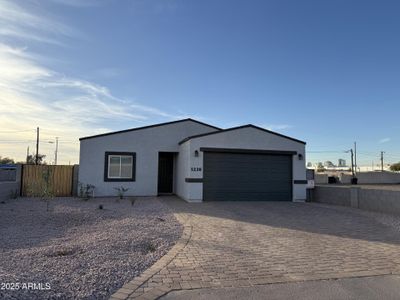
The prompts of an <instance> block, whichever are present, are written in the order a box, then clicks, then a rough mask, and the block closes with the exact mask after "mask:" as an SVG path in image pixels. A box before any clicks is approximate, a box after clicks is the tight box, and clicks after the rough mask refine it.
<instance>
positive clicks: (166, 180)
mask: <svg viewBox="0 0 400 300" xmlns="http://www.w3.org/2000/svg"><path fill="white" fill-rule="evenodd" d="M173 178H174V153H171V152H159V153H158V193H159V194H172V192H173Z"/></svg>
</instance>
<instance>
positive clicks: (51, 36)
mask: <svg viewBox="0 0 400 300" xmlns="http://www.w3.org/2000/svg"><path fill="white" fill-rule="evenodd" d="M28 8H29V9H31V10H32V11H37V14H35V13H32V12H30V11H29V10H28ZM39 12H40V13H41V15H38V13H39ZM0 36H2V37H3V38H8V40H9V41H10V40H12V41H14V40H16V39H17V40H19V41H21V40H30V41H36V42H42V43H52V44H57V45H62V44H64V43H63V42H62V39H64V38H74V37H75V38H76V37H78V36H80V33H79V32H78V31H77V30H75V29H73V28H72V27H70V26H66V25H64V24H62V23H60V22H58V21H56V20H55V19H54V18H52V17H51V16H49V15H46V14H45V12H43V11H40V6H37V5H34V3H25V4H24V5H23V6H22V5H18V4H17V3H16V2H15V1H6V0H0Z"/></svg>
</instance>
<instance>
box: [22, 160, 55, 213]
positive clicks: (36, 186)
mask: <svg viewBox="0 0 400 300" xmlns="http://www.w3.org/2000/svg"><path fill="white" fill-rule="evenodd" d="M28 189H29V191H28V193H29V194H30V195H32V196H34V197H40V198H41V199H42V200H43V201H45V202H46V211H49V205H50V200H51V199H53V198H54V191H53V183H52V171H51V170H50V168H49V167H46V168H45V169H44V170H43V173H42V176H41V178H40V180H37V181H36V182H35V183H33V184H32V185H31V186H29V188H28Z"/></svg>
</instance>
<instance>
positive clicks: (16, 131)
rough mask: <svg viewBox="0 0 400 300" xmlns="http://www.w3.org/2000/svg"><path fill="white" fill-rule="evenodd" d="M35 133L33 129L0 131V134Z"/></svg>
mask: <svg viewBox="0 0 400 300" xmlns="http://www.w3.org/2000/svg"><path fill="white" fill-rule="evenodd" d="M28 131H36V130H35V129H25V130H10V131H0V133H18V132H28Z"/></svg>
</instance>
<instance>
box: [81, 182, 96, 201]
mask: <svg viewBox="0 0 400 300" xmlns="http://www.w3.org/2000/svg"><path fill="white" fill-rule="evenodd" d="M78 186H79V192H78V196H79V197H80V198H82V199H83V200H86V201H87V200H89V199H90V198H91V197H92V196H93V191H94V189H95V186H94V185H93V184H88V183H87V184H85V183H83V182H79V183H78Z"/></svg>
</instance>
